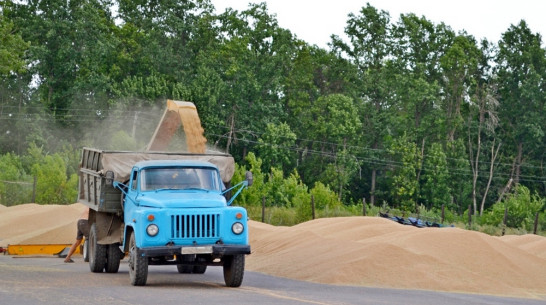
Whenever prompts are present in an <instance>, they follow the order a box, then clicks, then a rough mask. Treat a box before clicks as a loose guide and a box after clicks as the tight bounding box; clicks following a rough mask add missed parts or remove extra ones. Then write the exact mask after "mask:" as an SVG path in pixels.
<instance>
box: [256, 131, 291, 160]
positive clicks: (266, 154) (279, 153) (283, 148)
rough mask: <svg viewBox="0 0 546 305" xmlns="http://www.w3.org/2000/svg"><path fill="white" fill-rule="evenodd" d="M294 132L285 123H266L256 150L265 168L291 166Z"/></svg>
mask: <svg viewBox="0 0 546 305" xmlns="http://www.w3.org/2000/svg"><path fill="white" fill-rule="evenodd" d="M295 142H296V134H295V133H293V132H292V130H290V126H288V124H286V123H281V124H279V125H276V124H267V129H266V131H265V133H264V134H263V135H262V136H261V137H260V138H259V139H258V146H257V147H256V148H257V151H258V154H259V156H260V157H261V159H262V160H263V162H264V163H263V165H264V167H265V168H271V167H280V168H281V169H283V170H286V169H288V170H289V169H291V168H293V165H294V163H295V162H294V161H295V152H294V148H295Z"/></svg>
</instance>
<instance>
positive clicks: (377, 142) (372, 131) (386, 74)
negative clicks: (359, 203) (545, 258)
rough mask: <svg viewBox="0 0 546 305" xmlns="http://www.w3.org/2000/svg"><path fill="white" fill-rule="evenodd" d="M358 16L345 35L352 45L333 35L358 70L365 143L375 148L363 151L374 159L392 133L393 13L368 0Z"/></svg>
mask: <svg viewBox="0 0 546 305" xmlns="http://www.w3.org/2000/svg"><path fill="white" fill-rule="evenodd" d="M359 13H360V14H359V15H354V14H352V13H351V14H349V19H348V21H347V26H346V27H345V34H346V35H347V36H348V37H349V38H350V44H348V43H345V42H344V41H343V40H341V39H340V38H339V37H336V36H334V38H333V42H332V45H333V47H334V50H336V51H337V52H339V53H340V54H343V55H345V56H347V57H348V58H349V59H350V61H351V63H352V64H353V65H354V66H355V67H356V69H357V71H358V80H357V81H356V83H357V87H358V88H359V90H358V91H359V93H358V97H359V99H360V100H359V101H358V102H357V105H358V108H359V109H358V110H359V113H360V120H361V121H362V127H363V128H362V130H361V131H360V132H359V133H361V134H363V140H364V142H361V143H362V144H365V145H369V146H370V147H371V148H372V150H369V151H365V152H364V153H363V154H361V156H362V157H364V158H367V159H375V158H377V157H378V156H377V155H376V152H377V150H378V149H382V148H383V145H384V144H383V139H384V138H385V136H386V134H387V133H388V132H389V128H385V127H386V126H388V117H389V114H387V112H388V109H389V108H391V106H392V99H391V98H390V95H391V90H390V89H391V88H390V86H391V83H390V80H391V79H392V75H390V73H391V69H390V64H389V62H390V60H391V59H390V58H389V57H391V56H392V54H393V50H392V44H393V41H392V36H391V35H392V34H391V30H392V29H391V24H390V16H389V14H388V13H387V12H385V11H379V10H377V9H376V8H374V7H372V6H371V5H370V4H369V3H368V4H367V6H366V7H362V8H361V10H360V12H359ZM380 169H381V168H379V167H378V163H375V162H374V163H371V179H370V180H371V182H370V202H371V204H372V205H373V204H374V202H375V188H376V176H377V171H378V170H380Z"/></svg>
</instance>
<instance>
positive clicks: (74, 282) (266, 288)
mask: <svg viewBox="0 0 546 305" xmlns="http://www.w3.org/2000/svg"><path fill="white" fill-rule="evenodd" d="M75 261H76V262H75V263H74V264H65V263H63V261H62V259H60V258H57V257H24V256H19V257H17V256H15V257H11V256H6V255H0V304H2V305H3V304H6V305H8V304H17V305H31V304H32V305H34V304H44V305H49V304H51V305H58V304H70V305H74V304H102V305H107V304H131V305H139V304H143V305H144V304H153V305H159V304H161V305H163V304H177V305H180V304H234V305H240V304H320V305H322V304H332V305H342V304H419V305H427V304H431V305H432V304H434V305H437V304H446V305H449V304H457V305H459V304H506V305H508V304H510V305H514V304H522V305H534V304H537V305H538V304H541V305H544V304H545V303H546V300H529V299H515V298H499V297H493V296H481V295H467V294H456V293H441V292H431V291H418V290H397V289H377V288H366V287H347V286H333V285H321V284H313V283H307V282H301V281H294V280H289V279H283V278H277V277H272V276H268V275H264V274H260V273H256V272H248V271H247V272H245V278H244V281H243V285H242V286H241V287H239V288H227V287H225V286H224V280H223V276H222V269H221V267H209V268H208V270H207V272H206V273H205V274H203V275H190V274H179V273H178V272H177V270H176V267H174V266H150V271H149V274H148V284H147V285H146V286H144V287H133V286H131V285H130V283H129V275H128V269H127V260H123V261H122V264H121V266H120V270H119V272H118V273H115V274H106V273H91V272H90V271H89V266H88V264H87V263H84V262H83V260H82V259H81V257H76V258H75Z"/></svg>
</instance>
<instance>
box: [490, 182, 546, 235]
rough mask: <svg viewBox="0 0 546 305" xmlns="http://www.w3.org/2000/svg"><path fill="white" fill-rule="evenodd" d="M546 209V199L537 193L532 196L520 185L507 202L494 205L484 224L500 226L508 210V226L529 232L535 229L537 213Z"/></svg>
mask: <svg viewBox="0 0 546 305" xmlns="http://www.w3.org/2000/svg"><path fill="white" fill-rule="evenodd" d="M545 207H546V199H545V198H540V196H538V194H536V193H535V194H531V192H530V191H529V189H528V188H527V187H525V186H523V185H518V186H516V188H515V191H514V192H513V193H511V194H510V195H509V196H507V198H506V199H505V200H503V201H502V202H499V203H496V204H494V205H493V206H492V208H491V210H489V211H488V212H486V213H484V215H483V219H482V222H483V223H485V224H490V225H495V226H498V225H500V224H501V223H502V221H503V219H504V212H505V210H506V209H507V210H508V218H507V219H506V226H508V227H510V228H522V229H524V230H527V231H528V232H529V231H531V230H532V228H533V225H534V221H535V215H536V213H537V212H541V211H544V208H545Z"/></svg>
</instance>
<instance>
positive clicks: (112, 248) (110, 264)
mask: <svg viewBox="0 0 546 305" xmlns="http://www.w3.org/2000/svg"><path fill="white" fill-rule="evenodd" d="M107 252H108V255H107V258H106V272H107V273H117V272H118V270H119V264H120V261H121V254H122V253H121V251H120V250H119V244H117V243H116V244H111V245H108V251H107Z"/></svg>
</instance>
